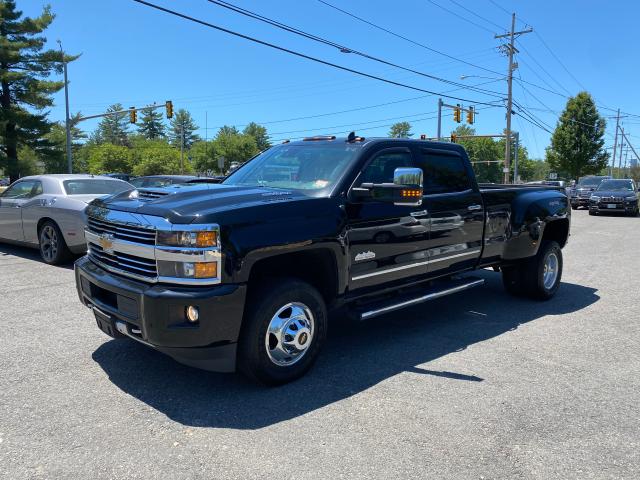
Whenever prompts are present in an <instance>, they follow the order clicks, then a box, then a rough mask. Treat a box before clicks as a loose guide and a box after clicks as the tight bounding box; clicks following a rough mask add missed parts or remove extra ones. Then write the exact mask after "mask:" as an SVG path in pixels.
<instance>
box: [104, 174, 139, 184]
mask: <svg viewBox="0 0 640 480" xmlns="http://www.w3.org/2000/svg"><path fill="white" fill-rule="evenodd" d="M103 176H105V177H111V178H117V179H118V180H124V181H125V182H131V180H133V179H134V178H136V177H135V176H133V175H129V174H128V173H105V174H103Z"/></svg>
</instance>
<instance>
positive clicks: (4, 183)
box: [0, 178, 9, 187]
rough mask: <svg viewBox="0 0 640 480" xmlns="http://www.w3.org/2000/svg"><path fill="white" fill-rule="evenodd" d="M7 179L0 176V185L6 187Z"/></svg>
mask: <svg viewBox="0 0 640 480" xmlns="http://www.w3.org/2000/svg"><path fill="white" fill-rule="evenodd" d="M8 186H9V179H8V178H0V187H8Z"/></svg>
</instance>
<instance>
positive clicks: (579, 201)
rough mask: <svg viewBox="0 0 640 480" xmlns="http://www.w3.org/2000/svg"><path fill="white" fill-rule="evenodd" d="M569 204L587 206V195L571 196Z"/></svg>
mask: <svg viewBox="0 0 640 480" xmlns="http://www.w3.org/2000/svg"><path fill="white" fill-rule="evenodd" d="M570 201H571V206H572V207H575V206H578V207H588V206H589V197H584V198H581V197H571V199H570Z"/></svg>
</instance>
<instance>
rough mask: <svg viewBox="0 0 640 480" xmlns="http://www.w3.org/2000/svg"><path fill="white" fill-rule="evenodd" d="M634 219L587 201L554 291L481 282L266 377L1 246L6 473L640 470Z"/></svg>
mask: <svg viewBox="0 0 640 480" xmlns="http://www.w3.org/2000/svg"><path fill="white" fill-rule="evenodd" d="M639 233H640V218H627V217H614V216H611V217H609V216H607V217H604V216H599V217H590V216H588V215H587V212H586V211H585V210H580V211H577V212H574V215H573V224H572V234H573V235H572V237H571V240H570V243H569V245H568V246H567V248H566V249H565V251H564V253H565V271H564V276H563V285H562V286H561V288H560V291H559V292H558V295H557V297H556V298H554V299H553V300H552V301H550V302H546V303H536V302H532V301H527V300H520V299H514V298H511V297H509V296H507V295H506V293H505V292H504V291H503V289H502V284H501V281H500V277H499V275H498V274H496V273H494V272H489V271H485V272H482V273H481V274H480V275H481V276H483V277H485V278H486V279H487V285H486V286H484V287H481V288H479V289H476V290H474V291H471V292H469V293H464V294H460V295H458V296H455V297H449V298H448V299H447V298H445V299H441V300H438V301H435V302H432V303H430V304H425V305H422V306H419V307H415V308H412V309H408V310H405V311H401V312H398V313H396V314H394V315H390V316H387V317H381V318H378V319H375V320H372V321H370V322H369V323H364V324H360V325H354V324H349V325H346V326H345V325H341V324H339V323H338V322H336V321H334V322H333V324H332V325H331V326H332V330H331V333H330V336H329V340H328V345H327V348H326V349H325V351H324V352H323V355H322V356H321V359H320V361H319V363H318V364H317V365H316V367H315V368H314V369H313V370H312V371H311V372H310V374H309V375H307V376H306V377H305V378H303V379H302V380H300V381H298V382H296V383H293V384H290V385H286V386H284V387H280V388H276V389H266V388H263V387H260V386H257V385H254V384H252V383H250V382H248V381H246V380H245V379H244V378H243V377H241V376H237V375H223V374H213V373H207V372H202V371H199V370H195V369H191V368H188V367H184V366H181V365H179V364H177V363H175V362H174V361H173V360H171V359H169V358H168V357H165V356H163V355H161V354H159V353H156V352H154V351H152V350H149V349H147V348H146V347H144V346H142V345H139V344H136V343H134V342H133V341H128V340H125V341H114V340H110V339H109V338H108V337H106V336H105V335H104V334H102V333H101V332H100V331H99V330H98V329H97V327H96V326H95V323H94V320H93V317H92V314H91V313H90V312H89V311H88V310H87V309H85V308H84V307H82V306H81V304H80V303H79V301H78V298H77V295H76V292H75V284H74V279H73V270H72V269H71V268H59V267H50V266H47V265H45V264H43V263H41V262H40V261H39V258H38V255H37V252H36V251H32V250H28V249H22V248H18V247H12V246H7V245H0V332H1V335H2V337H1V338H2V342H1V347H0V478H3V479H5V478H6V479H12V480H18V479H27V478H29V479H31V478H36V479H39V478H50V479H66V478H74V479H84V478H92V479H97V478H99V479H103V478H104V479H107V478H149V479H151V478H154V479H156V478H166V479H174V478H175V479H180V478H185V479H187V478H188V479H199V478H202V479H205V478H206V479H218V478H220V479H223V478H224V479H226V478H242V479H253V478H256V479H257V478H279V479H288V478H292V479H294V478H295V479H318V478H331V479H333V478H343V477H344V478H384V479H388V478H455V479H481V478H485V479H491V478H500V479H520V478H523V479H554V478H562V479H570V478H571V479H573V478H575V479H608V478H626V479H631V478H638V472H639V471H640V467H639V466H640V453H639V452H640V415H639V414H638V412H639V405H640V322H639V321H638V318H639V316H638V310H639V308H640V301H638V294H639V292H640V256H639V255H638V253H637V248H636V247H635V245H636V244H637V241H638V235H639Z"/></svg>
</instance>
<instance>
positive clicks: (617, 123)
mask: <svg viewBox="0 0 640 480" xmlns="http://www.w3.org/2000/svg"><path fill="white" fill-rule="evenodd" d="M619 125H620V109H618V114H617V115H616V136H615V139H614V140H613V156H612V158H613V161H612V162H611V170H610V171H609V176H610V177H611V178H613V168H614V167H615V166H616V148H617V147H618V128H619Z"/></svg>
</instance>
